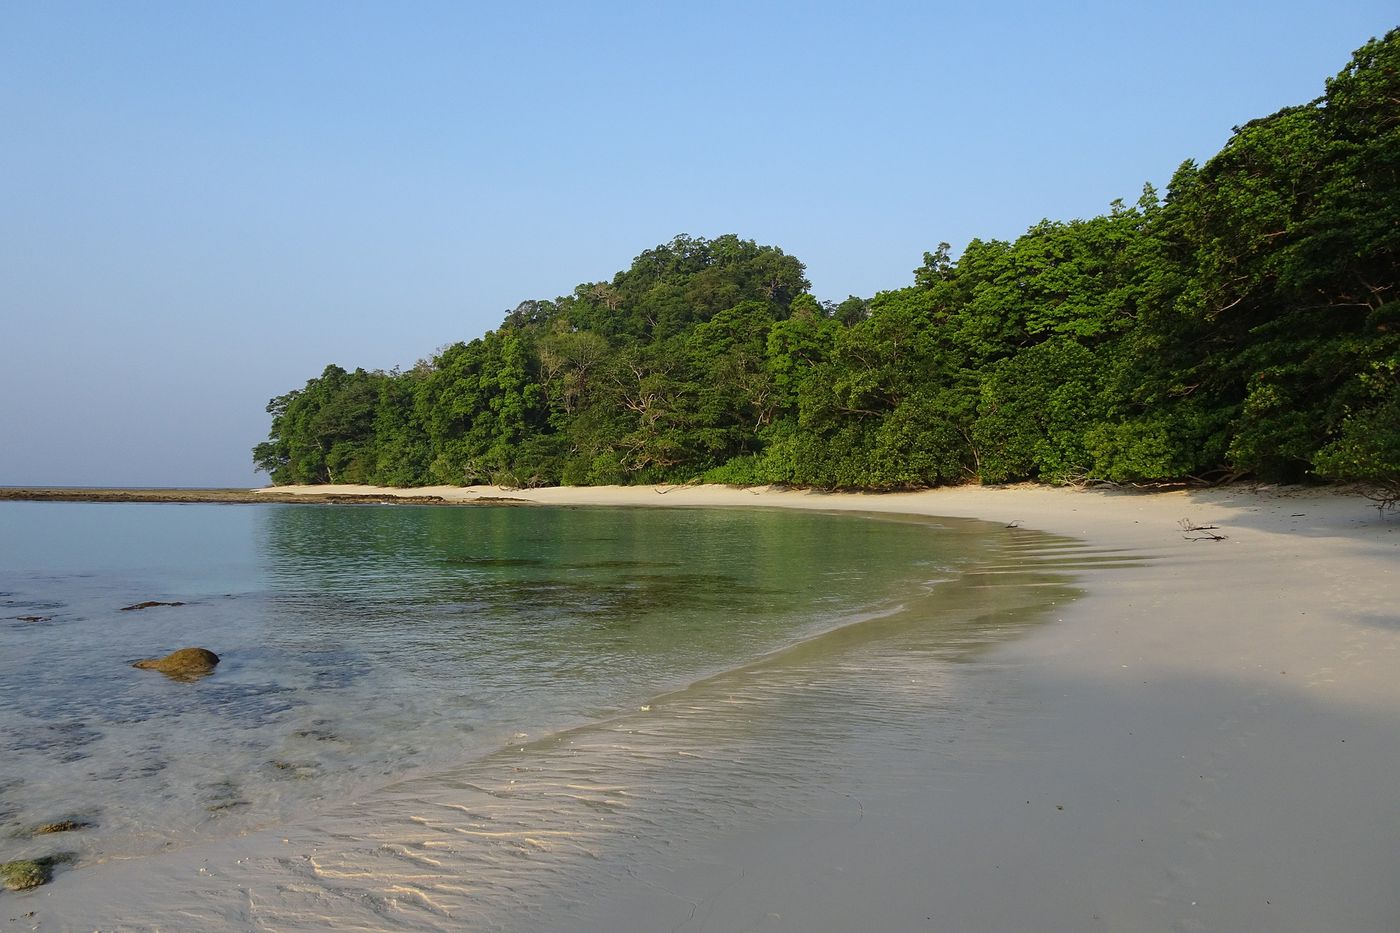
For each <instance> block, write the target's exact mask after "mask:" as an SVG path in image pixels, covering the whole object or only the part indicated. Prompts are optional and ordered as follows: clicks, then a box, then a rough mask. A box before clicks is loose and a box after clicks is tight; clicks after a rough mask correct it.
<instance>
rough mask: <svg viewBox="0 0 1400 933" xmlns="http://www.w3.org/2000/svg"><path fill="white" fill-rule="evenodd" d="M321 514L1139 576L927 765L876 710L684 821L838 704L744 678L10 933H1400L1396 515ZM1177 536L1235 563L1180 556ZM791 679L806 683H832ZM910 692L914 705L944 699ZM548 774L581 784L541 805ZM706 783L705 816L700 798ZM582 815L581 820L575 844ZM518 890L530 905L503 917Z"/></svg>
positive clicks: (991, 505) (1229, 509)
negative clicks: (867, 542) (792, 791)
mask: <svg viewBox="0 0 1400 933" xmlns="http://www.w3.org/2000/svg"><path fill="white" fill-rule="evenodd" d="M305 488H306V489H307V491H309V492H314V493H317V494H326V493H332V494H336V493H343V494H367V495H370V494H372V495H380V496H391V495H396V494H401V495H415V496H423V495H433V496H441V497H443V498H444V499H447V500H454V499H481V498H488V497H510V498H518V499H525V500H529V501H532V502H538V503H547V504H555V505H632V506H652V507H736V506H737V507H760V506H762V507H782V508H803V509H817V510H833V511H834V510H854V511H862V512H877V513H878V512H888V513H903V514H913V515H925V516H944V517H950V518H958V517H962V518H977V519H983V520H987V521H991V522H996V523H999V524H1002V525H1005V526H1014V527H1008V528H1007V532H1008V534H1012V533H1014V532H1015V531H1016V530H1017V529H1033V530H1038V531H1041V532H1046V533H1049V534H1050V535H1055V536H1062V538H1065V539H1076V540H1077V542H1080V543H1081V545H1076V546H1081V547H1082V553H1083V554H1085V555H1090V554H1092V555H1099V556H1101V557H1107V556H1112V555H1119V556H1122V557H1125V558H1126V557H1131V558H1132V559H1131V560H1127V559H1124V560H1123V561H1122V562H1121V563H1120V564H1119V565H1114V566H1111V567H1108V566H1106V567H1105V568H1103V569H1099V568H1096V567H1095V566H1093V562H1092V561H1089V560H1086V561H1085V562H1084V568H1083V570H1082V572H1078V580H1077V582H1076V585H1077V586H1078V587H1079V588H1081V589H1082V590H1083V592H1084V595H1083V596H1082V597H1080V598H1078V599H1074V600H1072V601H1070V602H1068V603H1066V604H1065V605H1064V606H1063V607H1062V608H1058V607H1057V608H1056V609H1055V610H1053V611H1051V613H1050V617H1048V618H1046V619H1045V620H1044V624H1039V625H1035V626H1031V627H1029V628H1028V630H1027V631H1026V632H1025V634H1024V635H1022V636H1021V637H1019V638H1015V639H1012V640H1010V641H1005V642H1002V643H1000V644H997V645H995V646H992V647H990V648H989V649H988V650H986V651H985V652H983V653H981V654H978V655H977V656H976V658H975V659H974V660H972V661H970V662H968V663H966V664H962V665H961V668H960V669H959V671H958V673H957V674H956V677H957V678H958V682H957V684H956V685H955V686H951V687H948V688H947V689H948V690H949V691H950V694H956V695H950V696H949V697H947V698H946V702H944V703H942V705H939V706H938V707H937V709H939V710H943V711H945V712H946V715H940V716H938V717H930V720H929V722H928V725H927V730H926V731H924V732H922V733H920V734H919V735H915V736H912V737H911V736H910V735H909V734H907V733H901V734H900V735H899V736H893V735H891V736H890V737H889V740H888V741H885V740H884V738H885V737H883V736H882V735H881V733H880V728H881V727H880V717H879V708H880V707H879V703H884V702H886V701H887V700H888V699H889V698H888V697H886V696H883V695H882V696H881V697H880V698H879V703H875V702H872V704H871V708H870V709H869V710H867V711H863V712H862V715H863V718H862V719H861V720H860V721H861V722H862V723H863V726H862V728H861V729H860V730H859V734H852V735H849V736H844V737H842V738H841V739H840V741H841V742H843V743H844V744H843V746H842V747H843V748H846V749H848V750H854V751H853V753H852V755H851V757H850V758H849V759H847V758H831V759H826V760H813V761H811V762H807V763H803V762H801V761H796V762H795V763H793V762H791V761H788V762H787V764H784V763H783V762H775V763H774V769H775V771H777V772H781V769H782V768H783V767H788V766H791V767H797V768H810V769H814V770H815V771H819V772H821V774H822V777H821V780H819V781H814V782H811V784H810V786H814V787H817V788H819V790H818V791H815V792H808V793H805V794H804V795H802V796H800V797H798V798H793V799H784V797H783V791H782V788H781V787H775V788H768V789H766V790H765V789H763V788H762V785H761V777H758V778H754V777H752V776H748V777H746V776H744V775H740V774H739V771H740V770H742V767H746V766H747V763H749V762H750V760H751V758H744V759H743V760H742V761H739V762H738V763H737V764H735V765H734V768H735V771H734V773H735V775H736V776H735V777H734V782H733V784H732V785H729V786H728V787H727V786H726V785H725V783H724V781H722V780H720V781H718V782H716V779H715V775H716V774H720V775H722V774H724V773H725V772H724V771H723V770H722V769H720V770H716V769H715V768H714V767H711V768H710V770H706V771H699V770H696V771H693V772H686V776H685V777H676V778H675V780H676V781H677V782H681V781H690V782H692V783H691V784H688V785H686V786H687V788H689V790H688V791H687V794H684V795H678V796H677V798H676V800H674V801H667V800H666V793H667V787H668V784H667V782H668V780H670V778H668V776H667V775H668V774H669V773H670V772H669V770H668V769H671V768H684V767H685V764H684V762H685V760H686V756H692V757H694V756H699V757H704V748H705V746H704V737H705V735H707V734H708V733H706V732H705V729H711V728H713V729H719V727H718V726H715V725H713V724H714V723H715V722H718V721H719V720H718V719H717V718H714V716H719V715H721V714H722V715H723V716H725V717H729V718H728V719H725V723H726V724H725V725H724V727H723V729H724V731H723V732H722V735H724V736H733V735H736V734H737V732H738V731H739V730H740V729H741V728H742V729H743V730H747V731H746V732H745V735H746V738H748V739H752V738H753V737H754V736H760V737H761V736H762V735H763V734H764V733H763V731H762V730H763V728H764V724H763V722H762V719H763V717H764V716H765V712H764V710H765V708H767V707H766V706H765V704H766V703H773V707H772V709H774V713H773V715H775V716H777V715H779V713H780V712H782V711H785V710H788V709H789V708H791V707H792V705H793V703H794V701H793V700H792V697H794V696H796V697H798V698H799V699H800V698H801V696H805V695H808V694H810V695H811V696H813V700H812V702H813V703H820V702H826V701H823V700H822V699H821V697H820V696H819V695H818V694H819V692H820V690H821V689H822V687H823V684H822V683H820V682H819V681H818V679H817V678H815V677H812V676H807V675H804V676H807V679H805V680H801V681H800V682H799V681H798V680H795V679H790V680H789V682H788V683H789V686H791V690H792V692H790V694H789V695H788V696H787V697H786V698H781V699H778V700H775V699H773V698H774V696H776V694H775V693H773V691H777V690H778V689H779V688H780V687H781V686H782V682H781V678H776V677H770V678H768V679H766V680H765V679H764V678H761V677H755V678H749V679H750V680H753V681H754V682H755V683H757V682H759V681H762V687H761V689H762V690H765V691H769V693H768V694H766V695H765V696H766V697H767V699H764V698H761V697H758V696H757V695H754V696H751V695H750V694H749V693H747V692H746V691H747V690H749V687H748V686H747V681H746V680H745V679H744V678H743V677H741V676H739V675H735V676H734V677H732V678H731V679H730V680H728V681H724V682H723V683H720V684H719V685H713V684H712V685H709V686H704V685H702V686H701V687H698V688H697V689H696V690H695V691H692V692H690V693H686V692H682V694H677V695H676V696H675V697H670V698H662V700H661V701H658V705H661V704H662V703H669V704H670V705H671V707H672V708H673V709H674V710H675V711H676V712H675V715H674V716H672V717H671V719H669V720H667V721H668V722H671V723H673V724H681V725H675V726H674V727H673V729H672V732H670V733H668V734H666V735H661V734H659V729H658V730H652V731H649V727H648V725H647V723H648V720H647V718H646V717H645V716H644V715H643V712H644V711H638V713H637V714H636V715H635V716H631V717H622V718H621V719H619V720H618V721H617V722H615V723H610V724H605V725H603V726H600V727H598V728H596V729H591V730H583V731H580V732H579V733H577V734H571V735H568V736H557V737H549V738H546V739H543V740H537V739H536V738H534V737H532V739H531V741H532V742H537V741H538V742H539V743H541V744H539V745H538V746H537V747H535V748H533V749H532V753H533V756H526V755H523V754H522V756H521V757H519V758H510V757H509V756H505V757H499V759H498V760H496V761H494V762H493V763H490V765H489V766H486V765H478V766H475V767H473V768H472V769H469V770H464V771H462V772H460V773H452V774H446V775H443V774H438V775H418V776H414V777H413V778H411V779H410V780H407V781H405V782H402V783H399V784H396V785H393V786H391V787H389V788H386V789H385V790H383V791H382V792H379V793H376V794H373V795H370V797H368V798H366V799H360V800H353V801H346V802H344V803H342V804H336V805H332V806H330V807H328V808H327V810H326V811H325V812H321V813H316V814H308V816H307V817H306V819H304V820H299V821H296V822H295V823H293V824H290V825H287V826H280V827H273V828H270V829H268V830H264V831H260V832H257V833H254V834H251V835H248V836H245V837H241V838H238V839H234V840H219V841H212V842H209V843H207V844H199V845H196V846H192V847H189V848H185V849H182V850H179V851H175V852H169V853H165V854H161V855H158V856H153V857H147V858H142V859H133V860H130V861H124V862H111V863H106V864H99V865H94V866H87V867H83V868H80V869H77V870H73V871H68V872H63V873H60V875H59V876H58V877H57V878H56V879H55V881H54V882H53V883H52V884H50V885H47V886H45V887H43V888H40V889H37V890H35V891H34V892H31V893H28V894H24V895H10V894H7V895H4V896H3V899H0V905H2V906H0V921H4V922H6V923H8V924H9V925H10V926H9V927H8V928H14V929H29V928H31V927H32V928H35V929H43V930H57V929H171V930H176V929H179V930H194V929H233V930H243V929H264V928H266V929H278V930H290V929H306V930H311V929H328V928H332V927H333V928H335V929H339V930H398V929H442V930H449V929H519V930H535V929H558V930H597V931H604V930H610V931H630V930H635V931H651V930H665V931H691V933H693V931H698V930H707V931H737V930H764V931H768V930H773V931H778V930H785V931H786V930H790V931H833V933H834V931H854V930H938V931H1012V930H1036V931H1064V933H1070V931H1085V930H1111V931H1123V930H1132V931H1220V933H1238V931H1254V930H1257V931H1270V933H1283V931H1297V933H1303V931H1310V933H1312V931H1324V930H1327V931H1352V933H1361V931H1375V933H1382V931H1394V930H1396V929H1400V886H1397V884H1396V870H1397V866H1400V793H1397V790H1396V788H1397V786H1400V785H1397V778H1396V774H1397V770H1400V516H1397V515H1391V516H1388V517H1382V516H1380V515H1379V514H1378V513H1377V510H1376V509H1375V508H1374V507H1373V506H1372V505H1371V504H1370V503H1369V502H1367V501H1366V500H1365V499H1362V498H1360V497H1356V496H1348V495H1341V494H1338V493H1335V492H1327V491H1314V490H1303V489H1297V488H1258V489H1247V488H1242V487H1236V488H1226V489H1218V490H1208V491H1174V492H1152V493H1138V492H1123V491H1111V492H1105V491H1076V490H1071V489H1057V488H1045V487H1033V486H1024V487H1009V488H983V487H965V488H954V489H942V490H931V491H925V492H916V493H899V494H886V495H861V494H849V493H818V492H809V491H797V490H776V489H732V488H726V487H712V486H694V487H690V486H687V487H662V488H657V487H650V486H648V487H632V488H616V487H611V488H558V489H538V490H517V491H507V490H500V489H495V488H490V487H480V486H479V487H470V488H456V487H432V488H423V489H413V490H398V491H395V490H382V489H373V488H369V487H350V486H341V487H325V486H318V487H305ZM278 491H279V492H283V493H285V492H288V491H295V490H294V489H289V487H280V488H279V489H278ZM1183 519H1185V520H1187V521H1188V522H1190V523H1193V524H1194V525H1195V526H1207V525H1211V526H1217V530H1216V531H1215V532H1214V534H1215V535H1218V536H1220V538H1221V539H1220V540H1214V539H1208V538H1206V536H1205V535H1204V534H1201V533H1194V534H1188V533H1185V532H1184V531H1183V529H1182V527H1180V525H1179V522H1180V521H1181V520H1183ZM1192 538H1194V539H1197V540H1190V539H1192ZM1064 546H1065V547H1066V548H1068V547H1069V545H1068V544H1066V545H1064ZM1064 553H1065V554H1072V553H1073V552H1071V551H1068V550H1066V551H1065V552H1064ZM1065 560H1066V563H1067V564H1072V562H1070V561H1069V560H1068V558H1066V559H1065ZM800 662H801V659H798V661H797V662H794V663H793V664H792V665H791V669H792V670H798V669H804V670H815V669H816V668H802V664H801V663H800ZM822 663H823V664H827V665H828V666H829V665H830V663H831V661H830V658H829V657H828V658H826V659H824V660H823V661H822ZM871 663H872V664H873V663H874V662H871ZM880 663H883V664H886V665H889V666H888V667H887V668H883V669H884V670H900V671H902V670H903V669H902V668H899V667H898V666H897V665H898V664H899V663H900V662H899V660H898V659H890V658H885V659H883V660H882V661H881V662H880ZM861 664H865V661H864V660H862V661H861ZM826 669H827V668H822V670H826ZM858 673H859V672H858ZM867 673H868V671H867ZM823 676H825V675H823ZM913 678H914V674H913V673H912V672H911V674H910V683H911V684H914V679H913ZM775 685H776V686H775ZM753 689H754V690H758V689H759V687H754V688H753ZM783 689H787V688H786V687H784V688H783ZM907 689H908V690H910V691H912V690H918V691H919V694H920V695H919V696H917V697H912V698H911V699H910V702H911V703H915V702H916V701H917V702H923V701H924V700H925V699H926V697H925V696H924V694H926V693H927V692H929V691H932V690H936V689H939V685H936V684H933V685H925V684H914V686H911V687H909V688H907ZM803 691H806V693H803ZM890 696H896V694H894V693H893V692H892V693H891V694H890ZM833 702H834V701H833ZM840 702H841V703H846V702H848V700H846V699H841V700H840ZM797 705H799V706H800V703H798V704H797ZM833 708H834V707H833ZM910 708H914V707H913V706H911V707H910ZM919 708H922V707H919ZM736 709H739V710H741V712H742V715H741V716H740V718H735V715H736V713H735V710H736ZM692 711H698V712H695V713H694V715H691V714H692ZM702 713H703V715H704V716H705V717H710V718H704V719H703V721H702V718H701V715H702ZM711 714H714V715H713V716H712V715H711ZM697 723H698V724H697ZM736 723H738V724H739V725H736ZM687 730H688V731H687ZM715 734H717V735H719V734H721V733H720V732H716V733H715ZM754 747H757V743H754V742H750V744H749V745H746V746H745V749H746V754H750V755H751V754H752V749H753V748H754ZM658 750H663V751H664V752H665V754H666V756H669V757H664V756H662V755H661V754H660V752H659V751H658ZM697 750H698V751H697ZM521 752H522V753H524V752H525V749H524V747H523V746H522V748H521ZM776 754H782V752H781V751H775V755H776ZM570 762H580V763H579V764H578V765H577V767H578V768H579V769H581V770H579V771H578V772H576V773H575V772H569V771H568V770H567V769H568V768H569V767H573V765H570V764H569V763H570ZM582 762H586V763H587V764H586V771H585V770H582V769H584V768H585V765H584V764H583V763H582ZM711 764H713V763H711ZM552 767H557V771H556V772H551V773H557V774H565V775H567V774H570V773H574V775H575V776H574V777H572V778H567V779H563V778H557V777H551V778H549V780H551V781H553V784H552V789H551V790H550V791H549V792H548V793H544V792H541V793H539V794H538V795H535V796H531V795H530V794H529V793H528V789H529V785H530V781H531V780H539V781H544V780H545V777H544V775H545V773H546V772H548V771H549V769H550V768H552ZM532 769H534V770H532ZM821 769H829V773H828V772H826V771H822V770H821ZM748 773H749V772H748V771H745V772H744V774H748ZM695 775H705V776H707V777H705V780H709V781H711V785H713V786H711V785H706V787H705V788H704V789H703V793H702V792H699V791H695V785H694V782H695V781H698V780H700V778H698V777H696V776H695ZM677 786H678V785H677ZM561 788H563V790H561ZM692 791H693V792H694V793H692ZM727 793H732V794H733V795H734V796H735V797H739V796H743V797H744V799H742V800H739V799H735V800H733V801H727V798H726V794H727ZM648 794H649V795H651V797H650V798H648V799H650V801H651V802H650V803H648V799H643V798H644V797H645V796H646V795H648ZM697 794H698V796H697ZM765 795H767V796H765ZM681 797H684V798H685V799H684V800H682V799H680V798H681ZM657 801H661V802H660V803H658V802H657ZM686 801H692V802H693V801H702V802H703V807H701V808H700V810H697V812H694V813H691V812H688V811H687V810H686V806H687V805H688V804H687V803H686ZM730 803H732V807H730V806H729V804H730ZM663 804H665V805H663ZM566 806H570V807H571V806H577V807H579V808H580V809H579V810H578V811H577V812H578V813H590V814H595V816H593V817H591V819H593V820H594V822H592V823H589V824H588V827H589V828H587V829H586V830H585V829H584V828H583V823H582V822H581V821H582V817H579V816H577V815H576V814H575V813H574V811H569V812H565V810H563V809H561V807H566ZM697 806H699V805H697ZM629 808H630V809H629ZM716 809H723V810H725V811H726V813H727V814H729V816H728V817H726V818H723V819H721V818H712V817H714V814H713V811H714V810H716ZM701 811H708V812H701ZM629 813H630V814H643V815H645V818H644V819H643V817H642V816H635V818H634V817H633V816H629ZM692 826H693V827H695V829H694V831H693V832H692V831H690V829H689V827H692ZM502 846H505V848H502ZM553 859H557V862H556V861H551V860H553ZM532 865H543V866H545V869H542V870H540V871H535V872H533V873H531V872H530V871H528V870H527V869H528V868H529V867H530V866H532ZM590 865H595V866H597V867H596V869H594V868H589V867H588V866H590ZM555 866H559V867H555ZM569 866H583V867H581V868H578V869H577V871H575V869H574V868H572V867H569ZM552 878H553V879H556V880H557V883H554V882H552V881H551V879H552ZM500 891H509V892H510V894H511V897H512V898H513V900H500V901H498V900H495V899H493V896H492V892H500ZM502 904H504V905H506V907H510V905H511V904H514V905H516V906H515V907H514V908H511V909H503V908H502V907H501V905H502Z"/></svg>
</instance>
